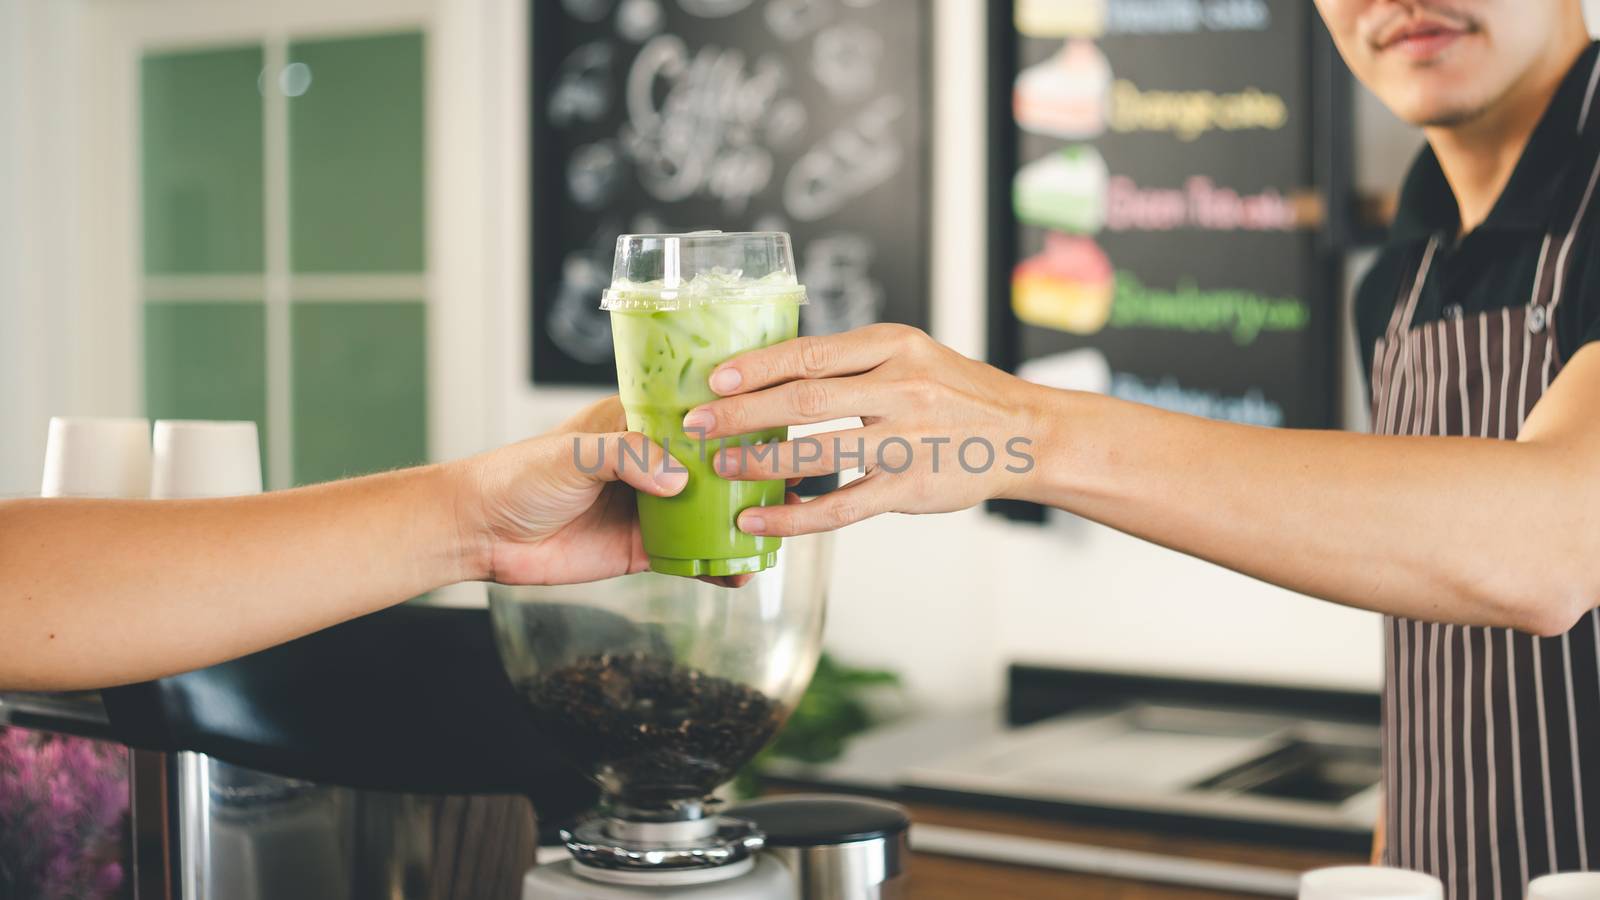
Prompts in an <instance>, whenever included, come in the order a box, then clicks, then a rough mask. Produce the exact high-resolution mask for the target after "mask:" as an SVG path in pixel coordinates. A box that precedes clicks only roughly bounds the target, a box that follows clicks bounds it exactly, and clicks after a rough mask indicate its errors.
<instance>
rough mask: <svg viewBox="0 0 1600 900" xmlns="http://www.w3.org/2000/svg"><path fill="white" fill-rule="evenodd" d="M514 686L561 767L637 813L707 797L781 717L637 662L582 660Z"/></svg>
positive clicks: (735, 687)
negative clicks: (588, 775) (573, 769)
mask: <svg viewBox="0 0 1600 900" xmlns="http://www.w3.org/2000/svg"><path fill="white" fill-rule="evenodd" d="M518 687H519V689H520V690H521V691H522V694H523V696H524V697H525V698H526V699H527V701H528V704H529V707H530V708H531V710H532V713H533V719H534V721H535V722H536V723H537V724H538V725H539V726H540V727H541V729H543V730H545V731H547V732H548V736H549V738H550V740H551V741H552V742H553V743H554V744H555V745H556V746H557V747H558V748H559V749H560V750H561V751H562V752H563V753H564V754H565V755H566V756H567V757H568V758H570V759H571V760H572V761H573V762H574V763H576V764H578V765H579V766H581V767H583V768H585V769H586V770H588V771H590V772H593V773H594V774H595V778H596V780H597V781H598V782H599V783H600V786H601V788H602V789H604V790H605V791H606V793H608V794H610V795H611V796H612V797H614V798H616V799H617V800H620V801H622V802H625V803H628V804H630V805H633V806H638V807H643V808H649V807H653V806H663V805H667V804H669V803H670V802H671V801H675V800H684V799H690V798H697V797H703V796H705V795H706V794H709V793H711V792H712V791H713V790H715V789H716V787H717V786H718V785H720V784H722V783H723V782H725V781H727V780H728V779H730V778H732V777H733V775H734V773H735V772H736V771H737V770H738V768H739V767H740V766H742V765H744V764H745V763H746V762H748V761H749V759H750V758H751V757H752V756H754V755H755V754H756V753H757V752H758V751H759V750H760V749H761V748H762V747H763V746H765V745H766V743H767V741H769V740H771V739H772V736H773V735H774V734H776V733H777V731H778V728H779V726H781V725H782V724H783V721H784V719H785V718H786V717H787V715H788V710H786V709H784V707H783V705H782V704H780V703H778V702H776V701H774V700H772V699H771V698H769V697H767V696H766V695H764V694H762V693H761V692H760V691H756V690H754V689H752V688H749V687H746V686H744V685H742V684H739V683H737V682H734V681H730V680H728V679H726V678H718V677H716V676H713V675H707V674H705V673H704V672H700V671H697V670H695V669H691V668H688V667H686V666H680V665H678V664H676V663H673V662H671V661H669V660H666V659H662V658H660V657H656V656H646V655H643V654H601V655H598V656H591V657H586V658H583V659H579V660H577V661H575V662H573V663H571V664H569V665H566V666H563V667H561V668H559V669H555V670H552V671H549V672H544V673H541V674H540V675H539V676H538V677H536V678H533V679H531V680H528V681H526V682H523V683H522V684H520V685H518Z"/></svg>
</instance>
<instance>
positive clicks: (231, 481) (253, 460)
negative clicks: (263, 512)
mask: <svg viewBox="0 0 1600 900" xmlns="http://www.w3.org/2000/svg"><path fill="white" fill-rule="evenodd" d="M259 493H261V445H260V443H259V442H258V439H257V437H256V423H254V422H202V421H191V420H187V419H158V420H157V421H156V428H155V462H154V465H153V466H152V470H151V475H150V496H151V497H154V498H156V499H158V500H180V499H186V498H188V499H193V498H199V497H236V496H239V495H241V494H259Z"/></svg>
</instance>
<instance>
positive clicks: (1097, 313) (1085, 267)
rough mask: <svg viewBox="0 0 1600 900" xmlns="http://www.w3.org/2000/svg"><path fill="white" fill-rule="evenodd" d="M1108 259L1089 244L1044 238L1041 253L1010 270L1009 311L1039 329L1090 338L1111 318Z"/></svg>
mask: <svg viewBox="0 0 1600 900" xmlns="http://www.w3.org/2000/svg"><path fill="white" fill-rule="evenodd" d="M1113 292H1114V285H1113V281H1112V274H1111V260H1110V259H1107V258H1106V254H1105V251H1103V250H1101V249H1100V246H1099V245H1098V244H1096V243H1095V242H1094V241H1093V240H1090V239H1089V238H1086V237H1077V236H1074V235H1070V234H1056V233H1051V234H1048V235H1046V236H1045V240H1044V250H1043V251H1042V252H1040V253H1039V254H1038V255H1037V256H1031V257H1029V258H1027V259H1025V260H1023V261H1022V262H1020V263H1018V264H1017V267H1016V268H1015V269H1013V270H1012V272H1011V309H1012V311H1013V312H1015V313H1016V314H1017V318H1019V319H1021V320H1022V321H1024V322H1027V323H1028V324H1030V325H1038V326H1040V327H1041V328H1054V329H1057V330H1059V331H1070V332H1072V333H1073V334H1094V333H1095V332H1097V331H1099V330H1100V329H1102V328H1104V327H1105V326H1106V322H1107V321H1109V320H1110V318H1111V299H1112V295H1113Z"/></svg>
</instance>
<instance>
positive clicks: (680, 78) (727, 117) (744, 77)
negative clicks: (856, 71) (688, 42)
mask: <svg viewBox="0 0 1600 900" xmlns="http://www.w3.org/2000/svg"><path fill="white" fill-rule="evenodd" d="M785 78H786V76H785V73H784V71H783V67H782V66H781V65H780V64H779V63H778V61H777V60H776V59H773V58H770V57H763V58H762V59H759V60H756V62H755V63H754V64H753V65H752V66H751V67H750V68H749V70H748V71H747V70H746V64H745V57H744V54H743V53H742V52H741V51H739V50H732V49H722V48H719V47H714V46H705V47H702V48H701V49H700V51H699V52H698V53H696V54H694V56H693V57H691V56H690V55H689V50H688V48H687V47H686V46H685V45H684V42H683V40H682V39H681V38H679V37H677V36H676V35H670V34H664V35H661V36H659V37H656V38H652V39H651V40H650V42H649V43H647V44H645V45H644V47H643V48H641V49H640V50H639V55H638V57H636V58H635V59H634V62H633V66H632V67H631V68H630V69H629V72H628V82H627V93H626V100H625V102H626V105H627V110H628V122H627V125H625V126H624V128H623V135H622V137H623V142H624V146H626V147H627V148H628V153H629V156H630V157H631V158H632V159H633V160H634V163H635V164H636V166H637V170H638V174H639V180H640V183H642V184H643V185H644V188H645V190H647V191H649V192H650V195H651V196H652V197H654V198H656V199H657V200H660V201H663V202H672V201H677V200H683V199H685V198H688V197H691V196H694V195H696V194H702V193H703V194H707V195H710V196H712V197H715V198H718V199H720V200H722V201H723V207H724V209H725V210H726V211H727V212H740V211H743V210H744V209H745V207H746V206H747V205H748V203H749V201H750V198H751V197H753V196H754V195H755V194H757V193H759V192H760V191H761V190H762V189H763V188H765V187H766V186H767V184H768V183H770V182H771V180H772V173H773V161H772V154H771V152H770V151H769V150H768V149H767V148H766V146H764V145H763V144H762V143H761V141H760V140H759V138H760V137H761V135H762V133H763V132H764V131H766V130H768V128H769V127H770V125H771V122H770V118H771V117H772V116H773V115H775V114H779V113H777V110H780V109H786V108H785V107H784V106H783V105H782V104H781V103H779V100H780V91H781V90H782V88H783V85H784V81H785ZM663 88H664V89H665V94H664V95H663V94H662V93H661V92H662V89H663ZM658 98H659V99H658ZM781 115H785V116H788V117H790V118H791V119H792V116H793V113H792V111H785V112H783V113H781ZM786 127H792V125H790V126H786Z"/></svg>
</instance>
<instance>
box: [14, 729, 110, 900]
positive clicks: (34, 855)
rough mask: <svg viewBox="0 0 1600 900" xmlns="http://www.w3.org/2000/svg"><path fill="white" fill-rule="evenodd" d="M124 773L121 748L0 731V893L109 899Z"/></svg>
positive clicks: (61, 899)
mask: <svg viewBox="0 0 1600 900" xmlns="http://www.w3.org/2000/svg"><path fill="white" fill-rule="evenodd" d="M127 770H128V763H127V751H126V750H124V749H123V748H122V747H118V746H115V745H108V744H101V743H97V742H95V741H88V740H84V739H81V738H71V737H63V736H57V735H42V734H36V733H32V732H27V731H21V730H6V729H0V896H4V897H11V896H18V897H37V898H39V900H58V898H59V900H69V898H71V900H77V898H106V897H112V896H115V895H116V894H117V892H118V891H119V889H120V888H121V885H122V881H123V875H124V872H123V868H122V866H121V864H120V863H119V862H118V860H119V859H120V858H121V855H122V849H123V846H124V836H125V829H126V822H127V814H128V776H127Z"/></svg>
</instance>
